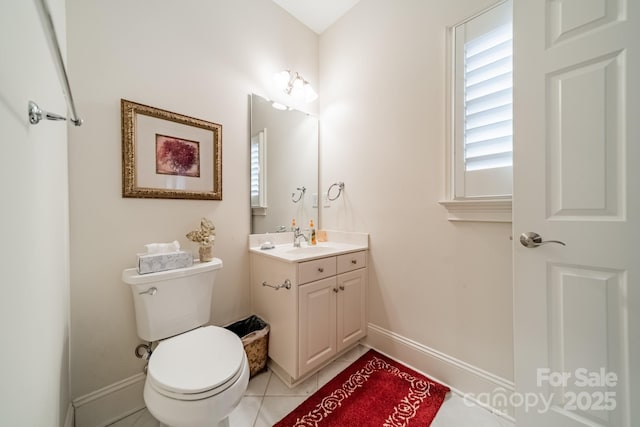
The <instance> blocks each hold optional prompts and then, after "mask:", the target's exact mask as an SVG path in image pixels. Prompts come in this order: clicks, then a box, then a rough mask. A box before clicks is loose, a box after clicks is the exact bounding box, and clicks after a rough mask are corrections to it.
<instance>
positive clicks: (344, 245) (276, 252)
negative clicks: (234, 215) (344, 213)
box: [249, 232, 369, 262]
mask: <svg viewBox="0 0 640 427" xmlns="http://www.w3.org/2000/svg"><path fill="white" fill-rule="evenodd" d="M276 236H277V237H276ZM327 236H328V237H329V238H328V241H327V242H318V244H317V245H315V246H312V245H309V244H308V243H305V242H301V244H300V247H299V248H295V247H294V246H293V233H277V234H276V235H274V234H262V235H252V236H250V239H249V245H250V246H249V252H251V253H253V254H258V255H262V256H266V257H271V258H275V259H279V260H281V261H285V262H301V261H310V260H313V259H317V258H324V257H328V256H335V255H341V254H346V253H349V252H356V251H362V250H366V249H368V248H369V235H368V234H366V233H344V232H327ZM287 237H288V239H287V240H288V242H287V243H283V242H282V241H283V240H284V239H283V238H287ZM266 241H269V242H271V243H275V247H274V248H273V249H260V246H261V244H262V243H264V242H266Z"/></svg>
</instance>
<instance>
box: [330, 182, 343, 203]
mask: <svg viewBox="0 0 640 427" xmlns="http://www.w3.org/2000/svg"><path fill="white" fill-rule="evenodd" d="M336 186H337V187H338V194H337V195H336V197H333V198H332V197H331V189H332V188H333V187H336ZM342 190H344V182H336V183H333V184H331V187H329V189H328V190H327V199H329V200H330V201H332V202H333V201H334V200H337V199H338V197H340V194H342Z"/></svg>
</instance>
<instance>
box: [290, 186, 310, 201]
mask: <svg viewBox="0 0 640 427" xmlns="http://www.w3.org/2000/svg"><path fill="white" fill-rule="evenodd" d="M296 190H297V191H299V192H300V194H298V197H297V198H296V193H291V201H292V202H293V203H298V202H299V201H300V200H302V196H304V193H305V192H306V191H307V189H306V187H298V188H296Z"/></svg>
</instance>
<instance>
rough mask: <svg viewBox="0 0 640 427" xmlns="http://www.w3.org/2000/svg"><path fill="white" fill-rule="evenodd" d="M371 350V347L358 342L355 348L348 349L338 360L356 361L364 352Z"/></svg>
mask: <svg viewBox="0 0 640 427" xmlns="http://www.w3.org/2000/svg"><path fill="white" fill-rule="evenodd" d="M369 350H370V348H369V347H365V346H363V345H360V344H358V345H357V346H355V347H354V348H353V349H351V350H349V351H347V352H346V353H345V354H343V355H342V356H340V357H339V358H338V359H337V360H336V361H340V362H355V361H356V360H358V359H359V358H360V356H362V355H363V354H365V353H366V352H367V351H369Z"/></svg>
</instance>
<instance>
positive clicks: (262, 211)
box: [251, 206, 267, 216]
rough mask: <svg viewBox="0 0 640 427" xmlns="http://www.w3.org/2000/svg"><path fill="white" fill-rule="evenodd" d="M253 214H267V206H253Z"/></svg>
mask: <svg viewBox="0 0 640 427" xmlns="http://www.w3.org/2000/svg"><path fill="white" fill-rule="evenodd" d="M251 214H252V215H253V216H267V207H266V206H264V207H252V208H251Z"/></svg>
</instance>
